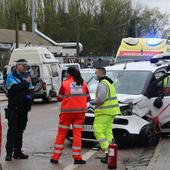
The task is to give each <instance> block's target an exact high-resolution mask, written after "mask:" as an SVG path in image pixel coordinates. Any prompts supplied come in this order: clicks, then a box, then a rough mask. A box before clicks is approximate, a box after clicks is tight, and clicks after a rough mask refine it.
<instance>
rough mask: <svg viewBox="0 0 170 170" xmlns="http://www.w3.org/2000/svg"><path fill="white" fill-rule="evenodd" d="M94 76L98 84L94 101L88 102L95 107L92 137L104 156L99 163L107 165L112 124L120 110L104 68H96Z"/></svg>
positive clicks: (112, 86) (111, 82)
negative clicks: (93, 136)
mask: <svg viewBox="0 0 170 170" xmlns="http://www.w3.org/2000/svg"><path fill="white" fill-rule="evenodd" d="M95 74H96V79H97V80H99V84H98V87H97V91H96V99H95V100H92V101H90V104H93V105H95V111H94V114H95V119H94V124H93V128H94V135H95V137H96V139H97V140H98V141H99V144H100V147H101V149H102V150H103V152H105V154H106V156H105V157H104V158H102V159H101V162H102V163H107V157H108V146H109V144H110V143H111V142H112V139H113V134H112V123H113V120H114V118H115V116H116V115H118V114H120V109H119V104H118V100H117V97H116V90H115V87H114V85H113V81H112V80H111V79H110V78H108V77H107V76H106V70H105V68H103V67H99V68H97V69H96V72H95Z"/></svg>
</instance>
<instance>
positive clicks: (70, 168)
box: [63, 150, 97, 170]
mask: <svg viewBox="0 0 170 170" xmlns="http://www.w3.org/2000/svg"><path fill="white" fill-rule="evenodd" d="M96 152H97V151H93V150H89V151H88V152H86V153H85V154H83V156H82V157H83V159H84V160H86V161H87V160H88V159H89V158H90V157H91V156H93V155H94V154H95V153H96ZM78 166H79V165H74V164H70V165H68V166H66V167H65V168H64V169H63V170H74V169H75V168H77V167H78Z"/></svg>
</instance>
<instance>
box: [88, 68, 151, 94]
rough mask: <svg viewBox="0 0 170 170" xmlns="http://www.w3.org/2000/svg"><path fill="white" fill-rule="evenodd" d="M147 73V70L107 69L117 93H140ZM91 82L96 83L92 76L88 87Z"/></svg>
mask: <svg viewBox="0 0 170 170" xmlns="http://www.w3.org/2000/svg"><path fill="white" fill-rule="evenodd" d="M149 75H150V72H149V71H127V70H119V71H118V70H112V71H110V70H108V71H107V76H108V77H109V78H111V79H112V80H113V82H114V85H115V88H116V91H117V93H118V94H131V95H138V94H142V92H143V89H144V87H145V84H146V82H147V80H148V78H149V77H150V76H149ZM93 84H97V81H96V80H95V79H94V78H93V79H91V80H90V82H89V83H88V86H89V87H90V86H91V85H93Z"/></svg>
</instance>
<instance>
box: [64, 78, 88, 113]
mask: <svg viewBox="0 0 170 170" xmlns="http://www.w3.org/2000/svg"><path fill="white" fill-rule="evenodd" d="M62 85H63V87H64V95H63V96H62V98H63V100H62V104H61V113H75V112H76V113H85V112H86V111H87V97H88V95H89V94H87V93H86V91H87V90H86V89H87V85H86V83H85V82H83V85H76V82H75V81H74V79H73V77H70V78H68V79H66V80H64V81H63V84H62Z"/></svg>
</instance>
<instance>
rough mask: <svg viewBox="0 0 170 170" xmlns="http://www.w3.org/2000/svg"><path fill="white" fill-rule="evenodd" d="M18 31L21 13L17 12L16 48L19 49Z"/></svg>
mask: <svg viewBox="0 0 170 170" xmlns="http://www.w3.org/2000/svg"><path fill="white" fill-rule="evenodd" d="M18 31H19V12H16V14H15V43H16V48H18V47H19V37H18V36H19V35H18Z"/></svg>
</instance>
